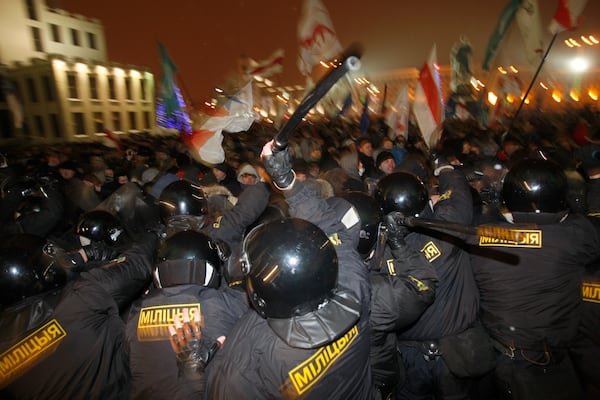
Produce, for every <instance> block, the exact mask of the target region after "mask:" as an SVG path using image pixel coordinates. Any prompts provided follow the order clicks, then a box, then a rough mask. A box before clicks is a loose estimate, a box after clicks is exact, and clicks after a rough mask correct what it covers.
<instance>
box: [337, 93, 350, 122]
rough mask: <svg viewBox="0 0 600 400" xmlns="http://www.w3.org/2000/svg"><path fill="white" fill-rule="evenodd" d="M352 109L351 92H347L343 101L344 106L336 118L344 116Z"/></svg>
mask: <svg viewBox="0 0 600 400" xmlns="http://www.w3.org/2000/svg"><path fill="white" fill-rule="evenodd" d="M351 107H352V91H350V92H348V95H347V96H346V98H345V99H344V104H343V105H342V109H341V110H340V112H339V113H338V117H341V116H344V115H346V113H347V112H348V110H350V108H351Z"/></svg>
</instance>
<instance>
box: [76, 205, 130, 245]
mask: <svg viewBox="0 0 600 400" xmlns="http://www.w3.org/2000/svg"><path fill="white" fill-rule="evenodd" d="M76 233H77V235H79V238H80V241H81V244H82V245H83V246H85V245H87V244H89V243H90V242H104V243H106V244H108V245H117V244H120V243H122V242H123V241H124V240H125V236H126V233H125V230H124V228H123V226H122V225H121V222H120V221H119V220H118V219H117V217H115V216H114V215H113V214H111V213H110V212H108V211H104V210H92V211H88V212H86V213H85V214H83V215H82V216H81V217H80V218H79V222H78V223H77V229H76Z"/></svg>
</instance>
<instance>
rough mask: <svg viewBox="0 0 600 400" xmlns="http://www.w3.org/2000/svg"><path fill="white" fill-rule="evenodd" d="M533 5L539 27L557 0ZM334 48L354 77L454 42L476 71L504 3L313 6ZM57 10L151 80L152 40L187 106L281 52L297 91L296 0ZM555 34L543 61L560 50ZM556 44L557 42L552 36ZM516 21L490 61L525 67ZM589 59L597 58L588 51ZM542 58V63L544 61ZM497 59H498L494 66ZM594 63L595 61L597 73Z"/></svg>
mask: <svg viewBox="0 0 600 400" xmlns="http://www.w3.org/2000/svg"><path fill="white" fill-rule="evenodd" d="M538 1H539V4H540V8H541V13H542V24H543V28H544V31H545V33H546V35H547V37H546V43H549V42H550V38H551V37H550V34H549V33H548V32H547V26H548V23H549V22H550V19H551V17H552V15H553V14H554V10H555V8H556V4H557V3H558V0H549V1H540V0H538ZM322 2H323V4H324V5H325V7H326V8H327V9H328V11H329V14H330V17H331V20H332V21H333V26H334V28H335V30H336V33H337V36H338V39H339V41H340V43H341V44H342V47H346V46H348V45H349V44H350V43H352V42H360V43H361V44H362V45H363V47H364V54H363V58H362V65H363V72H364V73H365V74H366V75H367V76H368V75H369V73H377V72H380V71H385V70H391V69H397V68H407V67H417V68H420V66H421V65H422V64H423V62H424V61H425V59H426V58H427V57H428V55H429V52H430V50H431V47H432V46H433V44H434V43H435V44H436V45H437V54H438V62H439V63H440V64H448V63H449V54H450V50H451V48H452V46H453V45H454V43H456V42H457V41H458V40H459V37H460V36H461V35H464V36H466V37H467V39H468V40H469V41H470V42H471V44H472V47H473V65H474V66H475V65H476V66H480V65H481V62H482V60H483V57H484V55H485V49H486V47H487V43H488V40H489V37H490V35H491V34H492V32H493V30H494V27H495V26H496V23H497V21H498V16H499V15H500V12H501V10H502V9H503V8H504V6H505V5H506V4H507V3H508V1H507V0H503V1H500V0H494V1H482V0H454V1H444V2H439V1H437V2H436V1H428V2H420V1H407V2H404V1H398V0H371V1H365V0H322ZM48 3H49V4H53V5H54V6H55V7H57V8H62V9H64V10H67V11H69V12H72V13H76V14H81V15H85V16H88V17H93V18H98V19H99V20H100V21H101V22H102V24H103V25H104V30H105V35H106V42H107V48H108V58H109V60H110V61H114V62H118V63H123V64H133V65H137V66H147V67H149V68H150V69H151V70H152V71H153V72H154V73H155V75H156V79H157V80H158V79H159V74H160V63H159V56H158V49H157V42H158V41H161V42H163V43H164V44H165V46H166V47H167V49H168V51H169V53H170V56H171V58H172V59H173V61H174V62H175V64H176V65H177V67H178V74H179V80H180V86H184V87H183V88H182V90H183V91H184V94H187V96H191V97H192V98H193V100H194V101H195V102H198V101H200V100H205V99H207V98H209V97H210V96H211V95H212V94H213V93H214V92H213V88H214V87H215V86H219V85H221V84H223V83H224V82H226V81H227V80H228V76H230V75H231V74H232V73H233V72H234V71H235V70H236V67H237V61H238V59H239V57H240V56H241V55H247V56H250V57H252V58H254V59H255V60H262V59H265V58H267V57H268V56H269V55H270V54H271V53H272V52H273V51H274V50H275V49H277V48H283V49H285V62H284V71H283V73H282V74H280V75H276V76H274V77H273V80H274V81H275V83H276V84H277V85H293V84H303V83H304V79H303V78H302V76H301V75H300V73H299V72H298V68H297V66H296V61H297V56H298V44H297V33H296V32H297V26H298V21H299V18H300V11H301V9H302V1H301V0H247V1H239V0H237V1H232V0H229V1H218V0H217V1H206V0H203V1H200V0H174V1H170V2H169V1H160V2H159V1H149V0H102V1H98V0H54V1H52V0H48ZM583 16H584V20H583V21H582V23H581V25H580V28H579V30H578V32H580V33H586V34H591V33H594V34H596V35H598V34H599V33H600V22H598V21H600V1H598V0H590V1H588V4H587V7H586V9H585V11H584V14H583ZM568 36H569V33H566V32H564V33H561V34H560V35H559V38H558V39H560V40H557V41H556V43H555V45H554V47H553V50H552V52H551V55H552V54H553V53H554V52H555V48H556V49H557V50H556V51H558V50H560V49H559V47H561V46H562V47H564V45H563V44H562V39H564V38H566V37H568ZM561 38H562V39H561ZM522 49H524V47H523V45H522V41H521V38H520V36H519V32H518V27H517V24H516V21H515V22H514V23H513V26H512V28H511V29H510V30H509V32H508V34H507V36H506V37H505V42H504V43H503V45H502V49H501V50H499V53H498V58H500V57H502V58H505V59H506V62H507V63H514V64H517V65H518V64H519V63H524V56H523V54H522V53H521V50H522ZM596 53H597V52H596ZM549 58H550V57H549ZM503 61H504V60H503ZM599 65H600V60H596V65H595V66H596V67H598V66H599Z"/></svg>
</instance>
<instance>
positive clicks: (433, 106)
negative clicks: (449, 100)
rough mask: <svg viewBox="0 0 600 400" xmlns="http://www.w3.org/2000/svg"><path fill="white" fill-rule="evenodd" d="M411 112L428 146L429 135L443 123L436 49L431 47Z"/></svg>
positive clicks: (418, 82)
mask: <svg viewBox="0 0 600 400" xmlns="http://www.w3.org/2000/svg"><path fill="white" fill-rule="evenodd" d="M413 112H414V114H415V117H416V119H417V124H418V125H419V129H420V130H421V134H422V135H423V139H424V140H425V143H426V144H427V145H428V146H429V144H430V139H431V135H432V134H433V132H434V130H435V129H436V127H437V126H438V125H440V124H441V123H442V121H443V110H442V89H441V82H440V78H439V72H438V70H437V49H436V45H435V44H434V45H433V48H432V49H431V53H430V55H429V59H428V60H427V62H426V63H425V64H424V65H423V68H421V71H420V72H419V79H418V81H417V85H416V88H415V99H414V104H413Z"/></svg>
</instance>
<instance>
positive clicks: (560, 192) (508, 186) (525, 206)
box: [502, 158, 568, 213]
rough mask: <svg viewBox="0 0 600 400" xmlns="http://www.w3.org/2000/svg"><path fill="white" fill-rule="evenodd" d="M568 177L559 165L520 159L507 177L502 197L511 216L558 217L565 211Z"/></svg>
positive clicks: (537, 160)
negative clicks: (529, 214)
mask: <svg viewBox="0 0 600 400" xmlns="http://www.w3.org/2000/svg"><path fill="white" fill-rule="evenodd" d="M567 188H568V185H567V177H566V175H565V173H564V172H563V170H562V168H561V167H560V165H558V164H556V163H555V162H553V161H548V160H544V159H533V158H528V159H523V160H521V161H519V162H517V163H516V164H515V165H514V166H513V167H511V169H510V170H509V171H508V173H507V174H506V177H505V178H504V184H503V185H502V197H503V199H504V202H505V204H506V206H507V207H508V209H509V210H510V211H511V212H525V213H557V212H561V211H564V210H566V209H567Z"/></svg>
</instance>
